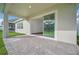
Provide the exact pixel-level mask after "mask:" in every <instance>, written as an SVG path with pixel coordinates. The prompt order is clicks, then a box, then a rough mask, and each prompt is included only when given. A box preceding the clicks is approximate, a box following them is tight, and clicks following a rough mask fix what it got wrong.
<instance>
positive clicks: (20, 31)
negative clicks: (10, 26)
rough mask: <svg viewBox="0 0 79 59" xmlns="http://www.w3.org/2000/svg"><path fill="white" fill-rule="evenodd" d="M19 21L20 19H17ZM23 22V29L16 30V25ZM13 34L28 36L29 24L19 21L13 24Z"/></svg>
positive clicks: (25, 21)
mask: <svg viewBox="0 0 79 59" xmlns="http://www.w3.org/2000/svg"><path fill="white" fill-rule="evenodd" d="M19 20H20V19H19ZM20 22H23V29H17V24H18V23H20ZM15 32H19V33H24V34H26V35H29V34H30V24H29V22H28V21H27V20H24V19H23V20H21V21H18V22H16V23H15Z"/></svg>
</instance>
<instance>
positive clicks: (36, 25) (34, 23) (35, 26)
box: [30, 18, 43, 33]
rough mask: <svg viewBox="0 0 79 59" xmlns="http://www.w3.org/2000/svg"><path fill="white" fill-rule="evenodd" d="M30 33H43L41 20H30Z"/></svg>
mask: <svg viewBox="0 0 79 59" xmlns="http://www.w3.org/2000/svg"><path fill="white" fill-rule="evenodd" d="M30 30H31V33H38V32H43V19H42V18H41V19H39V18H38V19H34V20H30Z"/></svg>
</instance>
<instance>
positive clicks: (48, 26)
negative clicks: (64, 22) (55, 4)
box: [43, 14, 55, 37]
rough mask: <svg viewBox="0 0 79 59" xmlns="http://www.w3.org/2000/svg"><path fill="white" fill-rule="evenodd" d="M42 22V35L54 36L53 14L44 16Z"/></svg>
mask: <svg viewBox="0 0 79 59" xmlns="http://www.w3.org/2000/svg"><path fill="white" fill-rule="evenodd" d="M43 24H44V31H43V35H44V36H46V37H54V34H55V33H54V31H55V30H54V29H55V14H50V15H46V16H44V20H43Z"/></svg>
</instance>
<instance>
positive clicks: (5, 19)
mask: <svg viewBox="0 0 79 59" xmlns="http://www.w3.org/2000/svg"><path fill="white" fill-rule="evenodd" d="M3 24H4V25H3V38H7V37H8V32H9V30H8V29H9V27H8V26H9V24H8V15H7V13H6V12H4V19H3Z"/></svg>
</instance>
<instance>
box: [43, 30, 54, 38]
mask: <svg viewBox="0 0 79 59" xmlns="http://www.w3.org/2000/svg"><path fill="white" fill-rule="evenodd" d="M44 36H46V37H54V31H52V32H47V31H44Z"/></svg>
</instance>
